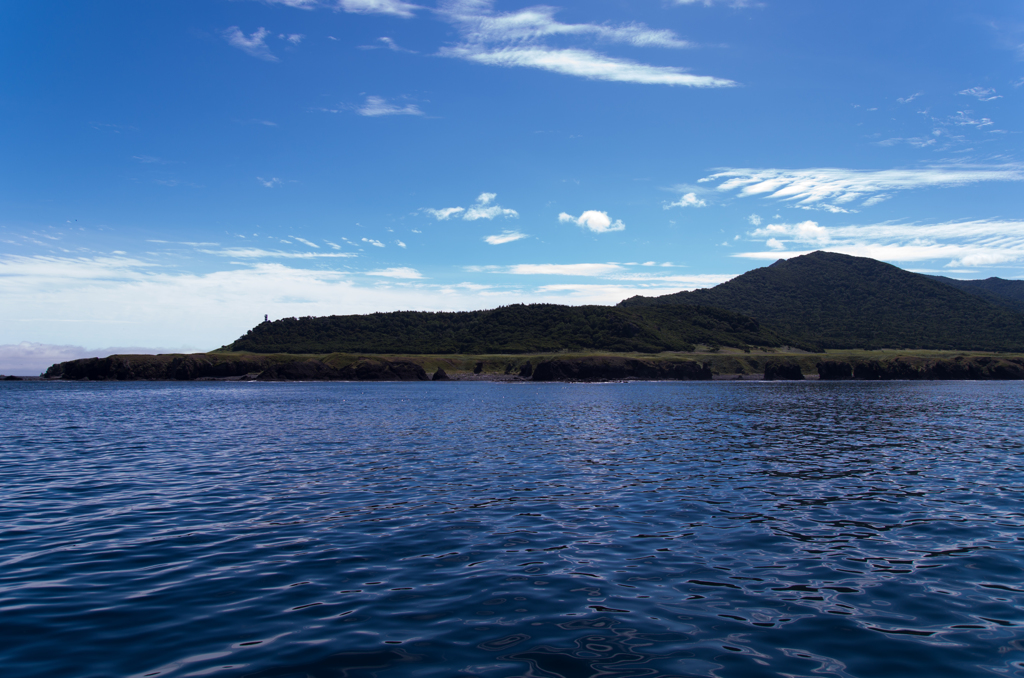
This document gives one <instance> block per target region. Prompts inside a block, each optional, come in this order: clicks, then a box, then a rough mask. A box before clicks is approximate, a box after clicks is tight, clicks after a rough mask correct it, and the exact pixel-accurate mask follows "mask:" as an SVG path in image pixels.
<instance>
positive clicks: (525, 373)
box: [519, 360, 533, 379]
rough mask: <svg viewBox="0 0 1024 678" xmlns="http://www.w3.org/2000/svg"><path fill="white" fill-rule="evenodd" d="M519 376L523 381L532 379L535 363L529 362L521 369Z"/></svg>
mask: <svg viewBox="0 0 1024 678" xmlns="http://www.w3.org/2000/svg"><path fill="white" fill-rule="evenodd" d="M519 376H520V377H522V378H523V379H529V378H530V377H532V376H533V363H531V362H530V361H529V360H527V361H526V364H525V365H523V366H522V367H520V368H519Z"/></svg>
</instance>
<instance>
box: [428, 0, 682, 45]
mask: <svg viewBox="0 0 1024 678" xmlns="http://www.w3.org/2000/svg"><path fill="white" fill-rule="evenodd" d="M492 5H493V2H491V1H490V0H488V1H485V2H480V1H479V0H470V1H468V2H466V1H461V2H448V3H447V4H446V5H445V14H446V16H447V17H448V18H449V19H450V20H451V21H453V22H454V23H456V24H457V25H459V26H460V28H461V32H462V34H463V37H464V38H465V39H466V40H467V41H469V42H473V43H489V42H516V43H527V42H534V41H537V40H539V39H541V38H546V37H549V36H556V35H578V36H584V35H589V36H594V37H597V38H600V39H603V40H606V41H609V42H624V43H628V44H631V45H634V46H637V47H669V48H684V47H691V46H692V45H691V44H690V43H688V42H687V41H685V40H680V39H679V38H678V37H677V36H676V34H675V33H673V32H672V31H670V30H665V29H652V28H649V27H647V26H645V25H644V24H641V23H630V24H625V25H622V26H609V25H607V24H564V23H561V22H559V21H558V20H556V19H555V14H556V13H557V11H558V9H557V8H555V7H546V6H543V5H539V6H535V7H527V8H525V9H521V10H519V11H516V12H509V13H506V14H495V13H494V12H493V11H492V10H491V7H492Z"/></svg>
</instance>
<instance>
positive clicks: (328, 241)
mask: <svg viewBox="0 0 1024 678" xmlns="http://www.w3.org/2000/svg"><path fill="white" fill-rule="evenodd" d="M324 242H325V243H327V244H328V245H330V246H331V249H336V250H340V249H341V245H338V244H337V243H333V242H331V241H330V240H324Z"/></svg>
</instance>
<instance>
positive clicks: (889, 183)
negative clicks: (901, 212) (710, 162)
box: [700, 164, 1024, 206]
mask: <svg viewBox="0 0 1024 678" xmlns="http://www.w3.org/2000/svg"><path fill="white" fill-rule="evenodd" d="M712 181H721V183H720V184H719V185H718V187H717V188H718V190H719V191H722V192H728V191H738V193H739V195H740V196H741V197H750V196H763V197H767V198H773V199H776V200H784V201H791V202H795V203H797V204H798V205H815V204H819V203H824V202H825V201H831V202H833V203H838V204H846V203H850V202H854V201H856V200H864V201H865V203H864V205H865V206H870V204H874V203H870V204H869V201H870V199H871V198H872V196H877V195H878V194H882V193H884V192H887V191H906V190H915V189H922V188H950V187H954V186H966V185H968V184H974V183H979V182H985V181H1024V169H1022V166H1021V165H1015V164H1013V165H943V166H934V167H926V168H923V169H905V170H904V169H893V170H854V169H842V168H834V167H823V168H813V169H802V170H787V169H738V168H729V169H725V170H722V171H720V172H717V173H715V174H712V175H711V176H708V177H705V178H703V179H701V180H700V182H702V183H703V182H712Z"/></svg>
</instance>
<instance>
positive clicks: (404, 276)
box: [366, 266, 423, 280]
mask: <svg viewBox="0 0 1024 678" xmlns="http://www.w3.org/2000/svg"><path fill="white" fill-rule="evenodd" d="M366 275H375V276H379V277H381V278H397V279H399V280H419V279H421V278H423V274H421V273H420V272H419V271H417V270H416V269H415V268H409V267H407V266H400V267H396V268H385V269H381V270H379V271H367V272H366Z"/></svg>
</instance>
